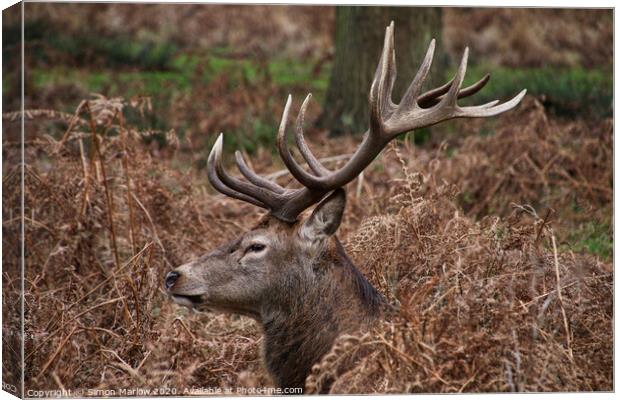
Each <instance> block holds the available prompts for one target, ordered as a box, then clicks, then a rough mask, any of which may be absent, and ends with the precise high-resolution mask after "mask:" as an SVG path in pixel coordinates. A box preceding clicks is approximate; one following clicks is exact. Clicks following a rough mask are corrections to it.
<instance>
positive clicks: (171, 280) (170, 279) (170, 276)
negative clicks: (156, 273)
mask: <svg viewBox="0 0 620 400" xmlns="http://www.w3.org/2000/svg"><path fill="white" fill-rule="evenodd" d="M179 276H181V274H179V273H178V272H176V271H170V272H168V273H167V274H166V279H165V281H164V284H165V285H166V289H170V288H171V287H172V286H174V284H175V283H176V281H177V279H179Z"/></svg>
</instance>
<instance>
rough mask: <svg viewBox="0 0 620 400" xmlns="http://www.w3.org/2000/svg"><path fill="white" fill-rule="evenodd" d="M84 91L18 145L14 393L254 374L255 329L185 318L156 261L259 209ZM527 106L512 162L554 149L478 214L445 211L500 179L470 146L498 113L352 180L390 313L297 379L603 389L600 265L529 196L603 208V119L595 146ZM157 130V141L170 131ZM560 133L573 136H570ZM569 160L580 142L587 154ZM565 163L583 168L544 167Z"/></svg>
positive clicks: (605, 329) (334, 384) (7, 330)
mask: <svg viewBox="0 0 620 400" xmlns="http://www.w3.org/2000/svg"><path fill="white" fill-rule="evenodd" d="M94 100H95V103H93V102H92V101H93V99H91V101H90V102H89V103H87V104H88V106H89V107H80V109H79V110H78V113H77V114H76V115H77V116H78V117H79V119H80V121H83V122H84V123H81V122H80V123H76V124H74V126H73V127H72V128H71V129H69V130H68V131H67V132H66V131H65V129H66V128H65V129H61V130H59V133H58V136H55V137H57V138H62V137H63V134H65V133H67V134H66V137H65V139H64V141H62V142H61V141H60V140H61V139H58V140H56V139H53V138H52V137H50V136H43V135H39V136H37V137H36V140H33V141H32V142H29V143H28V146H27V147H26V160H25V161H26V167H25V192H24V195H25V206H26V212H25V215H24V220H25V226H24V227H25V241H26V242H25V243H26V247H27V253H26V260H25V261H26V270H25V277H26V280H25V282H24V286H25V303H26V321H25V324H26V332H25V333H26V335H25V338H26V352H25V353H26V388H27V389H34V390H40V389H50V388H52V389H56V388H58V389H76V388H93V389H100V390H115V392H113V393H112V392H107V394H116V395H120V394H121V392H119V390H120V389H121V388H126V389H131V388H145V389H150V392H149V394H156V392H155V390H156V388H160V389H159V390H160V392H158V393H159V394H173V393H176V394H180V395H183V394H191V392H190V390H191V389H192V388H194V389H196V390H198V389H200V388H203V389H204V388H209V387H212V388H213V387H218V388H232V389H233V390H236V388H237V387H261V386H269V385H271V383H270V382H269V380H268V378H267V375H266V373H265V371H263V369H262V367H261V362H260V345H261V334H260V332H259V330H258V329H257V326H256V325H255V323H254V322H252V321H251V320H249V319H246V318H239V317H236V316H224V315H217V314H197V313H192V314H188V313H187V312H186V311H185V310H184V309H181V308H179V307H178V306H176V305H174V304H173V303H172V302H170V301H168V299H167V298H166V296H165V294H164V292H163V290H162V288H161V280H162V277H163V276H164V274H165V272H167V271H168V270H170V269H171V268H172V267H174V266H177V265H180V264H181V263H183V262H185V261H188V260H189V259H192V258H194V257H195V256H198V255H200V254H202V253H204V252H206V251H207V250H209V249H210V248H213V247H214V246H215V245H217V244H219V243H221V242H222V241H223V240H225V239H229V238H232V237H234V236H236V235H238V234H239V233H240V232H242V231H243V230H244V229H247V228H248V227H249V226H251V225H252V224H253V223H254V222H255V221H256V220H257V218H258V216H257V215H256V212H255V211H256V209H255V208H254V207H252V206H251V205H246V204H243V203H241V202H238V201H235V200H232V199H228V198H226V197H223V196H220V195H216V194H214V192H213V191H212V190H211V188H210V187H209V186H208V185H207V183H206V176H205V175H206V174H205V173H204V172H203V171H196V170H194V169H191V168H182V167H179V165H182V164H181V163H180V160H179V158H177V157H180V155H179V154H177V153H174V152H171V153H166V156H165V157H164V156H163V155H162V154H163V153H161V152H160V153H158V152H156V151H155V150H153V149H152V148H150V147H149V146H148V145H145V143H144V140H143V138H144V137H145V136H146V137H148V136H149V133H148V132H140V131H137V130H135V129H134V128H133V127H131V126H126V124H125V122H124V120H123V113H124V112H125V110H126V109H127V108H129V107H138V106H139V105H138V104H137V103H135V102H133V103H132V102H131V101H125V100H122V99H112V100H110V101H109V102H108V100H107V99H105V98H102V97H99V98H96V99H94ZM532 107H533V109H532V108H531V107H530V108H527V107H526V110H524V111H523V113H522V114H520V117H519V118H520V119H519V121H523V124H522V125H521V131H520V132H521V134H522V135H524V136H523V137H527V139H528V140H529V141H530V143H529V144H528V146H531V147H528V148H529V149H530V150H529V151H530V153H528V154H529V157H530V158H532V157H536V155H535V154H534V155H532V153H531V151H533V149H535V148H540V149H545V148H553V149H557V147H559V149H557V150H558V151H559V150H561V153H560V154H561V159H558V161H557V164H554V166H553V167H551V168H548V169H546V170H544V169H543V170H542V174H538V175H536V174H532V171H530V170H527V169H520V168H516V169H514V170H513V173H514V174H517V175H512V176H511V178H510V179H509V180H508V181H505V180H503V181H502V182H505V183H504V184H502V185H499V186H498V188H497V190H495V191H494V192H492V194H491V195H490V196H489V200H488V202H487V204H486V205H485V207H484V208H482V209H481V210H480V212H479V213H477V214H478V216H479V217H480V219H478V220H476V219H474V218H473V217H472V216H469V215H466V213H465V212H464V211H463V210H462V209H461V208H460V206H459V205H458V203H459V202H458V201H457V200H458V198H459V197H458V196H459V193H461V194H462V193H463V191H464V190H468V191H471V192H474V193H480V195H478V194H477V196H479V198H481V199H483V198H484V193H490V192H489V190H490V187H489V185H491V186H492V182H497V181H493V180H491V179H501V178H498V177H497V175H493V174H492V173H491V172H490V171H491V170H490V169H489V168H490V167H492V166H494V168H496V169H497V168H502V167H501V165H503V164H500V162H503V160H500V159H498V158H493V157H491V153H492V152H491V151H489V152H488V153H485V152H484V149H486V148H487V147H485V146H488V148H489V149H493V148H497V146H499V144H498V143H499V142H500V139H501V138H507V137H512V136H510V135H509V134H508V133H505V134H503V133H502V132H505V131H508V132H513V133H514V132H515V131H514V130H515V129H516V125H515V121H514V120H513V119H512V118H513V117H512V116H510V117H504V118H501V119H500V121H499V122H498V125H497V126H498V128H497V132H498V134H497V135H492V136H486V137H477V136H476V137H473V136H472V137H468V138H467V139H465V141H464V142H463V143H461V146H462V147H459V148H458V151H457V152H456V153H455V154H454V157H453V158H449V157H447V156H445V155H443V153H441V152H435V151H433V152H427V151H425V150H420V149H412V148H409V147H408V146H407V145H393V146H392V147H391V149H388V150H387V151H386V152H385V154H384V155H383V156H382V157H381V158H380V160H378V161H375V164H373V165H371V166H370V168H369V169H368V170H367V171H366V172H365V173H364V176H363V178H362V179H358V180H357V181H354V182H353V184H351V185H349V186H350V188H349V191H350V193H349V199H350V200H351V201H350V202H349V208H348V211H347V214H346V217H345V220H344V222H343V227H342V228H343V229H342V230H341V236H342V238H343V239H344V240H345V242H346V247H347V250H348V252H349V254H351V255H352V256H353V258H354V260H355V261H356V262H357V264H358V266H359V267H360V268H361V269H362V270H363V271H364V272H365V274H366V276H367V277H369V279H371V280H372V282H373V284H374V285H375V286H376V287H377V288H378V289H379V290H381V291H382V292H383V293H384V294H385V295H386V296H387V297H388V298H389V299H390V300H391V301H393V302H394V303H400V307H401V313H400V316H398V317H396V318H395V319H394V320H391V321H385V322H382V323H381V324H379V325H378V326H377V327H376V329H374V330H373V331H371V332H366V333H360V334H359V335H349V336H346V337H342V338H341V339H340V340H339V341H338V342H337V344H336V346H335V347H334V349H333V351H332V352H331V353H329V354H328V355H327V356H326V357H325V359H324V361H323V362H322V363H321V364H319V365H318V366H316V367H315V369H314V372H313V374H312V375H311V377H310V378H309V380H308V388H309V389H311V390H320V389H321V388H325V387H328V386H330V385H331V391H332V392H335V393H353V392H356V393H360V392H361V393H375V392H409V391H416V392H458V391H463V392H475V391H517V390H523V391H550V390H555V391H557V390H577V389H580V390H611V389H612V344H613V340H612V339H613V336H612V316H613V314H612V298H613V296H612V293H613V291H612V289H613V287H612V281H613V276H612V274H613V269H612V266H611V264H610V263H608V262H605V261H603V260H601V259H598V258H596V257H594V256H592V255H587V254H577V253H573V252H571V251H570V250H567V249H566V248H565V247H562V246H561V245H560V242H559V238H560V237H561V236H565V235H563V233H562V232H563V229H565V228H566V227H567V226H569V225H570V223H571V215H573V214H570V213H564V214H562V215H566V216H567V218H566V219H565V220H563V221H562V225H561V226H556V225H558V224H556V220H554V219H553V218H551V217H550V218H548V219H546V218H545V214H544V213H543V212H542V211H543V210H541V209H538V208H537V205H536V204H535V200H536V198H537V197H536V196H540V195H541V193H544V191H545V190H546V189H545V188H550V189H552V190H551V191H552V192H558V193H566V192H567V191H571V190H576V191H578V193H581V194H580V196H581V199H582V200H581V201H582V202H583V203H584V204H588V205H591V206H594V205H596V207H599V208H603V209H607V210H611V204H610V201H611V197H610V195H609V194H608V192H609V191H611V186H610V181H606V180H607V179H609V178H608V177H609V176H610V174H611V165H608V164H607V163H608V162H609V160H611V146H607V145H604V144H605V143H609V141H607V142H605V140H608V139H606V138H608V137H610V136H608V135H609V133H608V131H607V130H606V129H607V128H606V127H605V126H602V127H601V128H600V132H602V134H601V135H602V136H601V137H602V139H601V141H602V143H603V144H600V143H598V142H596V140H595V139H594V138H593V137H592V135H591V134H588V133H582V131H583V129H582V128H581V127H580V126H579V125H578V124H576V125H571V126H568V125H566V124H562V123H557V124H556V122H555V121H552V123H553V127H554V128H553V129H551V130H546V131H544V132H545V133H546V134H545V135H543V134H538V133H536V132H538V131H537V128H536V126H537V125H536V123H534V122H532V123H531V124H533V125H531V124H530V123H528V122H527V121H528V118H530V119H529V120H532V119H533V118H538V119H540V118H543V117H544V118H546V117H545V114H544V110H542V109H539V108H537V107H538V106H532ZM104 110H108V111H111V112H108V111H106V114H105V115H104V114H102V112H104ZM97 112H99V114H96V113H97ZM98 116H99V117H98ZM104 117H105V118H104ZM514 118H517V117H516V116H515V117H514ZM63 120H65V121H66V125H69V124H70V119H67V118H63ZM91 121H92V122H93V123H92V125H91V124H90V122H91ZM539 123H543V124H545V123H547V122H539ZM469 126H474V127H475V124H474V125H469ZM545 129H546V128H545ZM549 132H551V135H548V134H547V133H549ZM502 135H505V136H502ZM588 135H590V136H588ZM168 136H169V139H171V140H172V142H174V137H176V136H175V135H174V133H173V132H170V133H169V134H168ZM94 137H96V138H97V142H98V145H99V151H96V150H97V149H96V148H95V147H94V146H93V138H94ZM575 137H577V138H581V139H580V140H581V143H582V145H581V146H574V145H570V143H572V142H571V141H572V140H574V139H575ZM311 144H312V146H313V148H316V149H317V154H318V155H319V156H321V157H323V156H328V155H332V154H334V153H347V150H346V149H347V148H348V149H349V150H350V149H351V148H352V147H353V142H352V141H349V140H341V141H339V142H338V143H335V142H333V141H325V142H324V143H323V146H319V144H318V143H311ZM510 145H511V146H513V147H514V146H515V144H514V143H511V144H510ZM339 146H342V147H343V148H342V149H341V148H336V149H335V148H334V147H339ZM494 146H495V147H494ZM554 146H555V147H554ZM465 149H467V151H472V152H473V150H476V153H475V154H477V155H476V157H478V158H476V159H475V160H477V161H476V162H473V161H470V162H466V160H465V159H464V157H466V156H465V155H466V150H465ZM340 150H343V151H340ZM3 151H4V155H5V157H4V160H5V163H10V162H13V161H16V160H19V158H18V155H19V148H18V147H16V146H7V145H5V146H4V149H3ZM178 153H180V151H179V152H178ZM328 153H329V154H328ZM414 153H415V155H414ZM581 154H594V155H596V157H594V158H591V159H590V162H591V164H590V167H587V168H586V160H583V159H582V158H581ZM270 159H271V156H270V155H265V156H264V157H262V158H261V157H258V158H257V161H256V162H255V164H254V165H253V167H254V168H255V170H256V171H258V172H261V173H276V175H281V174H278V172H277V169H279V167H278V166H274V165H272V164H271V161H269V160H270ZM532 160H533V161H535V162H537V163H538V162H539V160H538V159H536V158H532ZM379 163H380V164H379ZM479 163H482V165H485V166H487V169H486V170H485V169H483V170H481V169H480V168H483V167H480V166H479ZM484 163H487V164H484ZM570 163H574V165H576V166H577V167H578V168H579V170H580V171H581V173H582V174H583V175H584V176H583V178H581V177H579V175H576V174H573V173H570V174H569V175H568V176H564V175H563V174H562V173H561V170H562V169H566V170H567V169H569V168H572V167H569V165H572V164H570ZM524 165H525V164H524ZM334 167H335V168H337V165H336V166H334ZM418 171H421V172H420V173H418ZM484 171H487V172H486V175H485V172H484ZM476 174H477V175H478V176H479V177H480V178H481V180H480V182H479V186H475V182H476V181H475V180H474V179H473V176H474V175H476ZM525 175H529V177H530V178H531V179H532V180H538V181H537V182H538V183H537V184H532V185H531V186H523V187H525V188H527V189H528V190H527V191H525V193H522V192H521V191H520V189H519V187H520V186H518V185H519V184H521V185H525V184H526V183H527V182H526V181H525V180H520V179H521V178H522V177H524V176H525ZM450 177H453V178H454V177H458V179H456V178H455V179H454V180H453V179H451V178H450ZM288 179H290V178H289V177H285V176H282V177H280V178H279V181H280V182H281V183H282V184H286V183H287V180H288ZM544 180H546V185H547V186H545V184H542V183H541V182H543V181H544ZM444 181H447V182H444ZM489 182H491V184H490V183H489ZM519 182H522V183H519ZM583 182H587V183H588V185H589V186H584V184H583ZM19 183H20V166H19V165H17V164H16V163H15V164H5V174H4V177H3V189H4V190H3V204H4V205H5V206H4V207H3V213H4V215H3V255H4V261H3V262H4V265H3V267H4V268H3V269H4V275H3V291H4V292H3V293H4V296H3V302H4V303H3V306H4V307H3V318H4V326H3V329H4V335H3V338H4V339H3V346H4V349H5V353H4V354H5V364H4V370H3V371H4V374H5V378H4V379H5V380H9V379H11V378H12V377H13V378H14V377H19V371H18V370H17V369H16V367H15V366H17V365H18V364H17V360H18V354H19V341H18V339H19V335H18V334H16V333H14V332H13V331H12V329H15V328H16V327H17V328H18V327H19V326H20V323H19V315H20V313H19V302H18V301H17V300H18V296H19V293H20V287H21V282H20V281H19V276H20V262H19V255H20V251H19V245H18V244H19V243H18V238H19V231H20V214H19V196H20V193H19V190H17V188H18V187H19ZM515 185H517V186H515ZM598 186H603V187H604V188H602V189H601V190H598V189H597V187H598ZM588 187H589V188H590V189H591V190H590V189H588ZM359 192H363V194H364V196H363V197H361V196H356V193H357V194H359ZM590 193H592V195H590ZM362 198H363V199H364V200H362ZM556 199H557V198H556ZM559 200H560V199H558V202H559ZM362 201H363V202H364V203H365V204H362ZM511 203H514V204H513V205H510V204H511ZM491 204H496V207H498V206H500V205H501V208H500V209H501V212H502V214H503V215H504V216H503V217H501V218H499V217H495V216H493V215H492V214H493V212H492V211H490V207H489V205H491ZM558 204H560V206H558V205H556V204H555V203H553V202H551V203H550V206H553V207H554V208H555V209H556V210H557V211H558V213H560V212H561V209H560V208H561V207H563V206H564V205H565V203H562V202H559V203H558ZM531 205H534V207H531ZM496 209H497V208H496ZM487 213H490V214H491V215H488V216H485V215H487ZM472 215H473V213H472ZM575 218H576V219H575V220H578V217H575ZM607 218H609V219H610V218H611V215H610V213H608V214H607ZM360 223H361V224H360ZM358 226H359V228H357V229H356V228H355V227H358ZM112 231H114V237H113V235H112ZM554 244H557V245H554ZM115 254H116V255H115ZM386 255H388V256H387V257H386ZM558 288H559V289H560V290H559V291H558ZM11 349H13V350H11ZM162 388H163V392H162V391H161V390H162ZM195 393H196V392H194V394H195ZM93 394H96V393H91V394H90V395H93ZM99 394H100V395H101V394H106V392H99ZM126 394H131V393H130V392H126ZM134 394H139V393H134ZM85 395H89V394H88V393H86V394H85Z"/></svg>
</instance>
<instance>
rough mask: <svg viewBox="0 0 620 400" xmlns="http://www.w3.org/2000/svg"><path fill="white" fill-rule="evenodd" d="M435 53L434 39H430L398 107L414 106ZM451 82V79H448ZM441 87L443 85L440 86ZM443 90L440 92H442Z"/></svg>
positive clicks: (407, 107)
mask: <svg viewBox="0 0 620 400" xmlns="http://www.w3.org/2000/svg"><path fill="white" fill-rule="evenodd" d="M434 54H435V39H432V40H431V43H430V44H429V45H428V49H427V50H426V55H425V56H424V60H423V61H422V65H420V68H419V69H418V72H417V73H416V74H415V77H414V78H413V81H411V84H410V85H409V87H408V88H407V91H406V92H405V95H404V96H403V98H402V100H401V102H400V104H399V108H400V109H409V108H411V107H413V106H415V101H416V98H417V97H418V94H419V93H420V90H421V89H422V85H423V84H424V81H425V80H426V76H427V75H428V71H429V70H430V69H431V65H432V64H433V55H434ZM450 82H452V81H450ZM442 88H443V87H442ZM448 89H449V86H447V87H446V91H448ZM444 93H445V92H443V93H441V94H444Z"/></svg>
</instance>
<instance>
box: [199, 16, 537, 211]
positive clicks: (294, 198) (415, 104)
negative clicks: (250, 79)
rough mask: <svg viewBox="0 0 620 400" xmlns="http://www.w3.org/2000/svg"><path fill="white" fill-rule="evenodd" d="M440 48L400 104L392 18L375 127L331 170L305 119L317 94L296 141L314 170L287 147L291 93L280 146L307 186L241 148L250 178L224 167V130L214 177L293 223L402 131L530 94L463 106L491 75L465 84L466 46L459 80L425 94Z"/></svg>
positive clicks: (212, 163) (479, 113)
mask: <svg viewBox="0 0 620 400" xmlns="http://www.w3.org/2000/svg"><path fill="white" fill-rule="evenodd" d="M434 50H435V40H434V39H433V40H432V41H431V43H430V45H429V47H428V50H427V51H426V56H425V57H424V60H423V61H422V65H421V66H420V69H419V70H418V72H417V73H416V76H415V77H414V79H413V81H412V82H411V84H410V85H409V88H408V89H407V91H406V92H405V94H404V95H403V97H402V99H401V101H400V103H399V104H394V103H393V101H392V89H393V88H394V82H395V80H396V65H395V51H394V23H393V22H392V23H391V24H390V26H388V27H387V28H386V32H385V41H384V44H383V52H382V54H381V59H380V60H379V65H378V66H377V70H376V72H375V76H374V79H373V82H372V86H371V88H370V95H369V98H368V102H369V106H370V127H369V129H368V130H367V131H366V133H365V134H364V137H363V139H362V143H361V144H360V146H359V147H358V149H357V150H356V151H355V153H354V154H353V156H352V157H351V158H350V159H349V161H348V162H347V163H346V164H345V165H344V166H343V167H342V168H340V169H339V170H337V171H330V170H328V169H327V168H325V167H324V166H323V165H322V164H321V162H320V161H319V160H318V159H317V158H316V157H315V156H314V155H313V154H312V152H311V151H310V149H309V148H308V146H307V144H306V141H305V138H304V134H303V123H304V117H305V113H306V109H307V107H308V104H309V101H310V99H311V97H312V95H311V94H309V95H308V96H307V97H306V99H305V100H304V102H303V104H302V105H301V108H300V111H299V114H298V116H297V120H296V122H295V142H296V144H297V147H298V149H299V151H300V153H301V155H302V156H303V158H304V160H305V161H306V162H307V164H308V166H309V168H310V170H311V171H312V173H310V172H307V171H306V170H305V169H304V168H302V167H301V166H300V165H299V164H298V163H297V161H295V159H294V158H293V156H292V154H291V152H290V150H289V148H288V146H287V138H288V134H287V132H288V130H287V125H288V115H289V110H290V106H291V96H290V95H289V97H288V99H287V101H286V105H285V106H284V112H283V113H282V119H281V121H280V127H279V129H278V137H277V146H278V151H279V153H280V157H281V158H282V161H283V162H284V164H285V165H286V167H287V168H288V170H289V171H290V172H291V174H292V175H293V176H294V177H295V179H296V180H297V181H299V183H301V184H302V185H303V187H302V188H300V189H295V190H291V189H285V188H283V187H282V186H280V185H278V184H276V183H274V182H272V181H269V180H267V179H265V178H263V177H261V176H259V175H257V174H256V173H255V172H254V171H252V170H251V169H250V168H249V167H248V165H247V164H246V162H245V160H244V159H243V156H242V155H241V153H239V152H237V153H236V154H235V156H236V162H237V166H238V167H239V170H240V171H241V174H242V175H243V176H244V177H245V178H246V179H247V180H248V181H249V183H248V182H245V181H242V180H239V179H237V178H234V177H232V176H230V175H228V174H227V173H226V171H225V170H224V168H223V167H222V161H221V156H222V135H220V136H219V137H218V139H217V141H216V143H215V145H214V146H213V149H212V150H211V154H210V155H209V161H208V171H209V180H210V181H211V183H212V184H213V186H214V187H215V188H216V189H217V190H218V191H220V192H222V193H224V194H226V195H228V196H231V197H234V198H237V199H239V200H243V201H246V202H249V203H252V204H255V205H257V206H259V207H263V208H266V209H268V210H270V211H271V213H272V215H273V216H275V217H276V218H279V219H281V220H284V221H287V222H293V221H295V220H296V218H297V216H298V215H299V214H300V213H301V212H302V211H303V210H304V209H306V208H307V207H309V206H310V205H312V204H314V203H316V202H318V201H319V200H321V198H322V197H324V196H325V195H326V194H327V193H329V192H331V191H333V190H335V189H337V188H339V187H343V186H344V185H346V184H347V183H349V182H351V181H352V180H353V179H355V177H356V176H357V175H359V173H360V172H362V171H363V170H364V169H365V168H366V167H367V166H368V164H370V163H371V162H372V160H374V159H375V157H376V156H377V155H378V154H379V153H380V152H381V151H382V150H383V148H384V147H385V146H386V145H387V144H388V143H389V142H390V141H391V140H392V139H394V138H395V137H396V136H398V135H399V134H401V133H404V132H408V131H411V130H414V129H418V128H423V127H427V126H431V125H435V124H438V123H440V122H443V121H446V120H449V119H452V118H475V117H491V116H494V115H498V114H501V113H503V112H506V111H508V110H510V109H512V108H513V107H515V106H516V105H517V104H519V102H520V101H521V99H522V98H523V96H525V93H526V90H525V89H524V90H522V91H521V92H520V93H519V94H518V95H517V96H515V97H514V98H513V99H511V100H509V101H507V102H505V103H502V104H498V103H499V100H495V101H492V102H490V103H487V104H483V105H479V106H471V107H460V106H459V105H458V104H457V100H458V99H460V98H464V97H468V96H471V95H473V94H475V93H477V92H478V91H480V89H482V88H483V87H484V86H485V85H486V83H487V82H488V81H489V79H490V76H489V75H488V74H487V75H485V76H484V77H483V78H482V79H481V80H479V81H478V82H476V83H475V84H473V85H471V86H469V87H467V88H464V89H461V86H462V84H463V79H464V78H465V70H466V68H467V57H468V53H469V50H468V48H465V51H464V53H463V57H462V59H461V63H460V65H459V68H458V70H457V72H456V74H455V76H454V78H453V79H451V80H450V81H449V82H447V83H446V84H444V85H442V86H439V87H437V88H435V89H432V90H429V91H427V92H425V93H422V94H420V91H421V89H422V85H423V84H424V81H425V79H426V76H427V75H428V71H429V70H430V67H431V63H432V60H433V53H434Z"/></svg>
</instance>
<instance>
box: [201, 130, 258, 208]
mask: <svg viewBox="0 0 620 400" xmlns="http://www.w3.org/2000/svg"><path fill="white" fill-rule="evenodd" d="M222 139H223V135H222V134H221V133H220V135H219V136H218V138H217V140H216V141H215V144H214V145H213V148H212V149H211V153H209V158H208V160H207V176H208V178H209V182H211V185H213V187H214V188H215V189H216V190H217V191H218V192H220V193H223V194H225V195H227V196H230V197H233V198H235V199H238V200H241V201H245V202H248V203H251V204H254V205H256V206H259V207H261V208H269V207H267V205H265V204H263V202H261V201H260V200H258V199H255V198H254V197H251V196H247V195H245V194H243V193H239V192H238V191H236V190H233V189H231V188H229V187H228V186H226V185H225V184H224V183H223V182H222V180H221V179H220V177H219V176H218V173H217V168H216V165H217V164H219V163H221V162H222Z"/></svg>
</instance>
